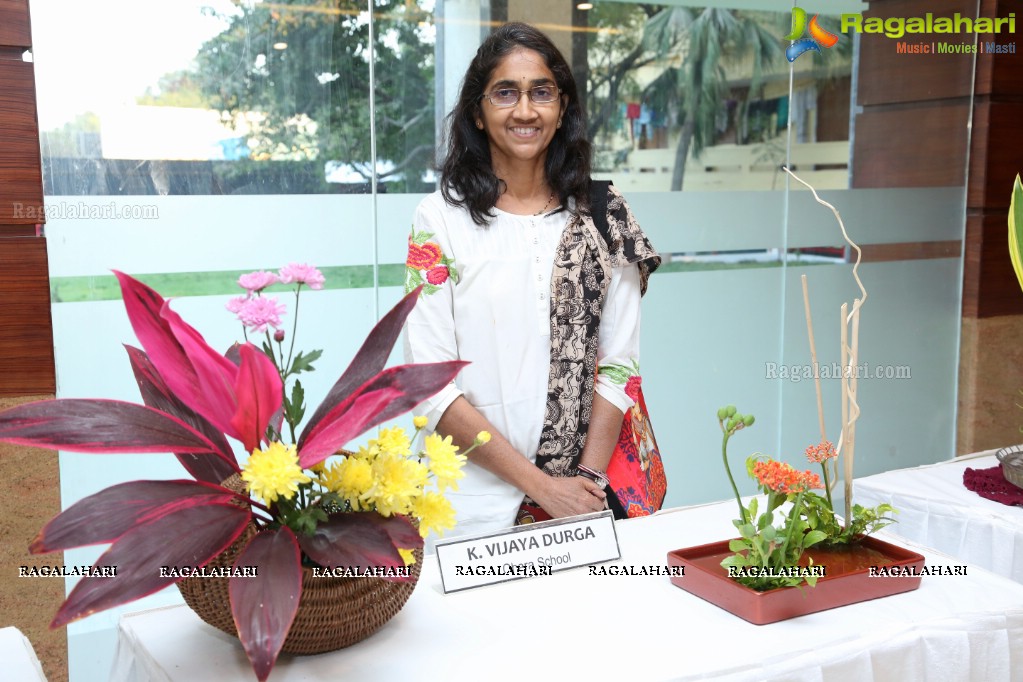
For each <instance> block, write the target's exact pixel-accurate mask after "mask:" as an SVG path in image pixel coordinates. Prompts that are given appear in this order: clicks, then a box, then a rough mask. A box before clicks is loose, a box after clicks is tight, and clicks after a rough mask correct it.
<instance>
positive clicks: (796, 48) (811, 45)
mask: <svg viewBox="0 0 1023 682" xmlns="http://www.w3.org/2000/svg"><path fill="white" fill-rule="evenodd" d="M809 50H816V51H817V54H820V51H821V46H820V45H818V44H817V43H816V42H814V41H813V40H810V39H809V38H803V39H802V40H797V41H796V42H794V43H792V44H791V45H789V47H788V49H787V50H785V58H786V59H788V60H789V61H790V62H794V61H796V57H798V56H799V55H801V54H803V53H804V52H807V51H809Z"/></svg>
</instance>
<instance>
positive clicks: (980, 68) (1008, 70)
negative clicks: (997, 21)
mask: <svg viewBox="0 0 1023 682" xmlns="http://www.w3.org/2000/svg"><path fill="white" fill-rule="evenodd" d="M1021 10H1023V7H1021V5H1020V3H1019V2H1018V1H1016V2H1005V1H1004V0H1001V1H999V0H982V1H981V8H980V14H981V16H984V17H1007V16H1009V14H1010V13H1013V12H1014V13H1015V14H1016V26H1017V29H1016V33H1015V34H1011V33H1003V34H1001V35H1000V36H993V35H991V36H982V38H986V39H990V40H994V42H996V43H999V44H1008V43H1014V44H1015V45H1016V52H1015V53H1007V54H992V53H986V54H979V55H977V82H976V85H975V88H974V94H975V95H976V96H977V98H978V99H980V100H984V99H986V98H988V97H989V96H990V95H995V97H996V98H998V97H1001V96H1004V95H1006V94H1009V95H1019V93H1023V44H1021V41H1020V37H1021V36H1023V29H1020V28H1019V27H1020V26H1021V25H1023V12H1021ZM985 42H986V41H985Z"/></svg>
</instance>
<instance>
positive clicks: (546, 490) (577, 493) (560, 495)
mask: <svg viewBox="0 0 1023 682" xmlns="http://www.w3.org/2000/svg"><path fill="white" fill-rule="evenodd" d="M531 497H532V498H533V501H534V502H536V503H537V504H539V505H540V507H541V508H542V509H543V510H544V511H545V512H547V513H548V514H550V515H551V516H552V517H553V518H555V519H558V518H562V517H565V516H577V515H579V514H589V513H592V512H599V511H603V510H604V509H605V498H606V497H607V494H606V493H605V492H604V491H603V490H601V489H600V488H598V487H597V484H596V483H594V482H593V481H591V480H590V479H588V478H584V477H582V476H571V477H567V478H555V477H553V476H548V477H547V482H546V485H544V486H543V489H542V490H541V491H538V493H537V494H536V495H533V496H531Z"/></svg>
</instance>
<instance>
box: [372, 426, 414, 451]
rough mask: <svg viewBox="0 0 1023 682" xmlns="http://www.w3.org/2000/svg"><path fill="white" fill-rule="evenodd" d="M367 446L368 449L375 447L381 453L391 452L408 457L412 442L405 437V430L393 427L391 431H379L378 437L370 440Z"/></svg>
mask: <svg viewBox="0 0 1023 682" xmlns="http://www.w3.org/2000/svg"><path fill="white" fill-rule="evenodd" d="M369 445H370V447H373V446H374V445H375V446H376V447H378V448H379V449H380V451H381V452H393V453H394V454H396V455H401V456H403V457H408V455H409V453H410V451H409V448H410V447H411V446H412V442H411V441H409V438H408V436H406V435H405V429H403V428H400V427H395V428H393V429H381V430H380V435H379V436H377V437H376V438H375V439H373V440H371V441H370V442H369Z"/></svg>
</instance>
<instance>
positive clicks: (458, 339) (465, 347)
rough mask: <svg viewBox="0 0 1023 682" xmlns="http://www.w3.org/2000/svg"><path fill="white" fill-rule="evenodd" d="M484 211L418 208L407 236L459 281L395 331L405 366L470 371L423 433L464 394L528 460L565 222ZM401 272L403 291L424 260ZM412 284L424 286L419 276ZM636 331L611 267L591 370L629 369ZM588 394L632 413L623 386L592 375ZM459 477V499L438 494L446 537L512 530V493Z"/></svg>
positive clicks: (446, 393)
mask: <svg viewBox="0 0 1023 682" xmlns="http://www.w3.org/2000/svg"><path fill="white" fill-rule="evenodd" d="M494 213H496V218H494V219H492V220H491V221H490V222H489V223H488V224H487V225H486V226H479V225H476V224H475V223H473V222H472V218H471V217H470V216H469V212H468V211H466V210H464V209H460V208H453V207H451V206H449V205H448V204H447V203H445V201H444V198H443V196H442V195H441V194H440V192H435V193H433V194H431V195H430V196H428V197H426V198H425V199H424V200H423V201H422V202H421V203H420V204H419V207H418V208H417V210H416V214H415V220H414V223H413V235H418V238H419V241H420V242H422V241H423V237H424V235H423V233H424V232H425V233H428V234H429V236H428V237H426V241H427V243H428V244H433V245H435V247H434V246H429V247H428V248H429V253H430V254H431V255H432V254H436V253H437V248H436V247H439V251H440V252H441V253H442V254H443V256H444V257H445V258H450V259H452V260H453V263H451V267H452V268H453V269H454V270H456V271H457V273H458V278H457V283H456V282H455V281H454V280H453V278H448V279H446V281H443V282H442V283H440V284H438V285H436V286H434V287H430V288H431V292H430V293H426V292H424V293H423V295H421V297H420V300H419V302H418V303H417V304H416V307H415V309H414V310H413V311H412V313H411V314H410V315H409V318H408V321H407V323H406V327H405V361H406V362H409V363H412V362H415V363H419V362H440V361H445V360H467V361H469V362H470V363H471V364H470V365H468V366H466V367H465V368H464V369H463V370H462V371H461V372H460V373H459V375H458V377H457V378H456V379H455V381H454V382H452V384H451V385H449V386H448V387H447V388H446V389H444V390H442V391H441V392H440V393H438V394H437V395H435V396H434V397H433V398H431V399H430V400H428V401H426V402H424V403H423V404H422V405H420V406H419V407H418V408H417V409H416V410H415V413H416V414H417V415H424V416H426V417H427V418H428V420H429V423H428V425H427V427H426V429H425V431H426V432H427V433H428V432H430V431H432V430H433V429H435V428H436V426H437V422H438V421H439V420H440V418H441V416H442V415H443V414H444V411H445V410H446V409H447V408H448V406H449V405H450V404H451V403H452V402H453V401H454V400H455V398H457V397H458V396H459V395H464V396H465V398H466V399H467V400H468V401H469V403H470V404H471V405H473V406H474V407H475V408H476V409H477V410H479V411H480V412H481V413H482V414H483V416H484V417H486V419H487V420H488V421H489V422H490V423H491V424H492V425H493V426H494V429H496V430H497V431H498V432H500V433H501V434H502V435H503V436H504V437H505V438H507V439H508V441H509V442H510V443H511V444H512V446H514V448H515V449H516V450H517V451H518V452H520V453H521V454H522V456H523V457H526V458H527V459H529V460H530V461H531V462H535V460H536V448H537V445H538V443H539V440H540V432H541V430H542V428H543V422H544V413H545V409H546V404H547V381H548V369H549V367H550V283H551V272H552V269H553V265H554V254H555V251H556V249H557V246H558V242H559V240H560V238H561V234H562V231H563V230H564V228H565V226H566V224H567V222H568V218H569V215H570V214H569V212H568V211H558V212H556V213H548V214H545V215H543V216H520V215H514V214H511V213H506V212H504V211H500V210H498V209H494ZM410 248H412V249H415V248H416V247H410ZM416 253H417V254H422V253H423V251H417V252H416ZM409 262H410V266H409V269H410V273H409V274H410V277H409V278H407V280H406V281H407V282H409V283H410V284H411V283H412V281H411V280H412V277H411V276H412V275H413V273H414V272H415V271H416V270H417V268H415V267H413V266H412V265H411V264H412V263H417V264H421V263H422V262H423V261H421V260H420V261H417V260H416V258H415V257H414V256H413V255H412V254H411V253H410V258H409ZM434 267H435V268H436V265H435V266H434ZM419 275H420V277H421V278H422V279H423V280H424V281H426V280H427V275H428V272H427V270H421V271H419ZM439 279H440V278H438V277H434V278H433V280H432V281H438V280H439ZM408 288H411V286H409V287H408ZM639 321H640V278H639V268H638V266H637V265H636V264H630V265H628V266H626V267H624V268H614V270H613V272H612V279H611V283H610V286H609V288H608V293H607V297H606V299H605V302H604V310H603V313H602V316H601V323H600V332H599V346H598V359H597V362H598V365H599V366H602V365H607V364H617V365H625V366H630V365H631V363H633V362H637V363H638V360H639ZM596 391H597V392H598V393H599V394H600V395H601V396H603V397H604V398H606V399H607V400H609V401H610V402H611V403H613V404H614V405H616V406H617V407H619V408H620V409H621V410H622V411H623V412H624V411H625V410H627V409H628V408H629V407H630V406H631V405H632V400H631V399H630V398H629V397H628V396H626V395H625V392H624V390H623V386H620V385H617V384H615V383H613V382H612V381H610V380H609V379H608V378H607V377H605V376H603V375H598V377H597V387H596ZM465 474H466V475H465V478H464V479H462V480H461V481H460V482H459V486H458V491H457V492H449V493H448V498H449V499H450V500H451V502H452V504H453V506H454V508H455V513H456V519H457V526H456V527H455V529H454V530H453V531H450V532H449V533H448V536H454V535H465V534H470V533H477V532H483V531H489V530H498V529H501V528H506V527H508V526H511V525H513V523H514V521H515V514H516V512H517V511H518V509H519V505H520V504H521V502H522V498H523V493H522V491H521V490H518V489H517V488H515V487H514V486H513V485H511V484H509V483H506V482H504V481H502V480H501V479H500V478H498V477H497V476H495V475H493V474H491V473H490V472H488V471H486V470H485V469H483V468H482V467H479V466H476V465H474V464H473V463H472V462H470V463H469V464H467V465H466V468H465Z"/></svg>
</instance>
